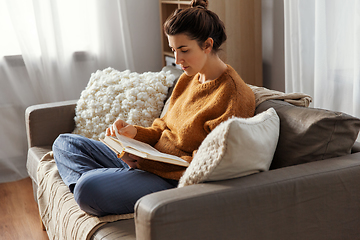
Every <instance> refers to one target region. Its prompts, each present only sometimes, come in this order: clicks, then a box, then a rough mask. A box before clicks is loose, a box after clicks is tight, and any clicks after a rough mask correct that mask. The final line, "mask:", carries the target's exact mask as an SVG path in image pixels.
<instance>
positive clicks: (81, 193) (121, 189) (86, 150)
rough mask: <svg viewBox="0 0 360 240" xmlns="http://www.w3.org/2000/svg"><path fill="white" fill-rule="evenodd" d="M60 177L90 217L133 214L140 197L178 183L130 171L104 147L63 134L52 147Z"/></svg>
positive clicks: (86, 139) (137, 171) (98, 143)
mask: <svg viewBox="0 0 360 240" xmlns="http://www.w3.org/2000/svg"><path fill="white" fill-rule="evenodd" d="M53 152H54V158H55V162H56V165H57V167H58V170H59V174H60V176H61V178H62V179H63V181H64V182H65V184H66V185H67V186H69V189H70V191H71V192H73V193H74V198H75V200H76V202H77V203H78V204H79V206H80V208H81V209H82V210H84V211H85V212H87V213H90V214H93V215H96V216H104V215H108V214H125V213H133V212H134V206H135V203H136V201H137V200H138V199H140V198H141V197H143V196H145V195H147V194H149V193H153V192H157V191H161V190H166V189H170V188H174V187H176V186H177V183H178V182H177V181H174V180H169V179H164V178H161V177H159V176H157V175H155V174H152V173H149V172H146V171H142V170H139V169H132V168H129V167H128V165H127V164H126V163H124V162H123V161H122V160H121V159H119V158H117V156H116V154H115V153H114V152H113V151H111V150H110V149H109V148H108V147H107V146H106V145H105V144H103V143H101V142H99V141H95V140H91V139H88V138H85V137H83V136H80V135H75V134H61V135H60V136H59V137H58V138H57V139H56V140H55V142H54V144H53Z"/></svg>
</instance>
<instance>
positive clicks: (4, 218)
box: [0, 178, 49, 240]
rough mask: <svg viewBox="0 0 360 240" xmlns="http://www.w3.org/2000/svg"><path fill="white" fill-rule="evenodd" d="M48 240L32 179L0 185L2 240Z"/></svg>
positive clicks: (0, 229)
mask: <svg viewBox="0 0 360 240" xmlns="http://www.w3.org/2000/svg"><path fill="white" fill-rule="evenodd" d="M19 239H22V240H28V239H29V240H34V239H35V240H48V239H49V238H48V237H47V234H46V232H45V231H43V230H42V228H41V224H40V217H39V212H38V206H37V204H36V202H35V200H34V196H33V191H32V185H31V180H30V178H25V179H22V180H19V181H16V182H9V183H0V240H19Z"/></svg>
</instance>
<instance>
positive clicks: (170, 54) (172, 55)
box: [163, 52, 174, 57]
mask: <svg viewBox="0 0 360 240" xmlns="http://www.w3.org/2000/svg"><path fill="white" fill-rule="evenodd" d="M163 54H164V55H165V56H169V57H174V53H173V52H163Z"/></svg>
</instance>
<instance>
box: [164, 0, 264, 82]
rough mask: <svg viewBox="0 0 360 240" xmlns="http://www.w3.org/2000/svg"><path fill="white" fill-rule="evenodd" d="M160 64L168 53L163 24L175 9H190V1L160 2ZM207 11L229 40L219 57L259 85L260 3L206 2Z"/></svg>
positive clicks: (254, 0)
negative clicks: (218, 22)
mask: <svg viewBox="0 0 360 240" xmlns="http://www.w3.org/2000/svg"><path fill="white" fill-rule="evenodd" d="M159 3H160V24H161V36H162V37H161V44H162V48H161V49H162V58H163V65H165V56H172V57H173V56H174V55H173V53H172V52H171V50H170V48H169V45H168V40H167V37H166V35H165V34H164V32H163V27H162V26H163V24H164V22H165V21H166V19H167V18H168V17H169V16H170V15H171V14H172V13H173V12H174V11H175V10H176V9H177V8H187V7H190V3H191V1H182V0H159ZM209 10H211V11H213V12H215V13H216V14H218V16H219V17H220V19H221V20H222V21H223V22H224V24H225V27H226V33H227V35H228V39H227V41H226V42H225V44H224V45H223V46H222V51H220V53H219V55H220V57H221V58H222V59H223V60H224V61H225V62H226V63H228V64H230V65H231V66H232V67H233V68H234V69H235V70H236V71H237V72H238V73H239V75H240V76H241V77H242V79H243V80H244V81H245V82H246V83H249V84H252V85H256V86H262V85H263V81H262V51H261V48H262V43H261V0H209Z"/></svg>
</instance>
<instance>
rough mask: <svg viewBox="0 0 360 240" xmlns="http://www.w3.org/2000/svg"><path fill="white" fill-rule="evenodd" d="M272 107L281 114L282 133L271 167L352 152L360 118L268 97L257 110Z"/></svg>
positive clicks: (359, 126) (259, 111)
mask: <svg viewBox="0 0 360 240" xmlns="http://www.w3.org/2000/svg"><path fill="white" fill-rule="evenodd" d="M270 107H273V108H274V109H275V110H276V113H277V114H278V116H279V118H280V136H279V140H278V145H277V148H276V150H275V154H274V159H273V161H272V164H271V166H270V169H275V168H281V167H286V166H292V165H296V164H301V163H307V162H312V161H317V160H323V159H327V158H333V157H338V156H343V155H346V154H349V153H350V151H351V147H352V146H353V144H354V142H355V140H356V138H357V135H358V132H359V129H360V119H358V118H356V117H353V116H350V115H348V114H345V113H341V112H334V111H329V110H324V109H317V108H305V107H296V106H294V105H292V104H289V103H286V102H284V101H280V100H268V101H265V102H263V103H261V104H260V105H259V106H258V107H257V108H256V114H258V113H261V112H263V111H266V110H267V109H268V108H270Z"/></svg>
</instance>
